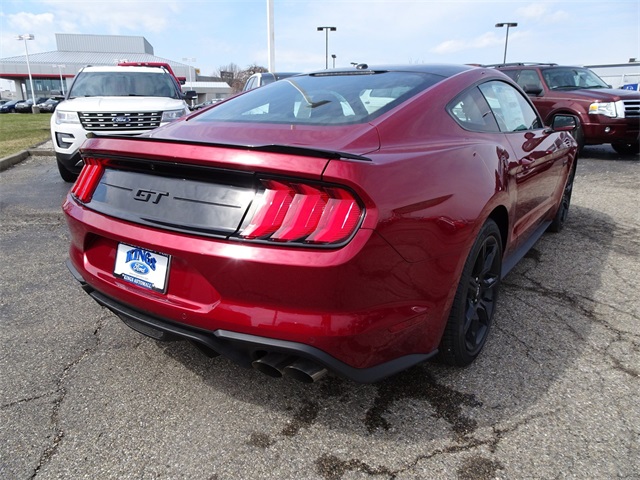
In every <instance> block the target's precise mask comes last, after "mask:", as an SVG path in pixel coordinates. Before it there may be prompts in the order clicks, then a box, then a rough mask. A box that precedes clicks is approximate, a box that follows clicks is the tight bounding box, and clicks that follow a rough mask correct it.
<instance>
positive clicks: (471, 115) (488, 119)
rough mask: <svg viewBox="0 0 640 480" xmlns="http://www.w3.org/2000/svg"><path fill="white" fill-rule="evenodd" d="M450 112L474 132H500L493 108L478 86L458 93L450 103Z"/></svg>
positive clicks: (463, 126) (462, 125) (463, 125)
mask: <svg viewBox="0 0 640 480" xmlns="http://www.w3.org/2000/svg"><path fill="white" fill-rule="evenodd" d="M448 110H449V113H450V114H451V115H452V116H453V118H454V119H455V120H456V121H457V122H458V123H459V124H460V126H461V127H462V128H464V129H466V130H471V131H474V132H499V131H500V129H499V128H498V124H497V123H496V120H495V118H493V114H492V113H491V108H489V105H488V104H487V101H486V100H485V98H484V97H483V96H482V94H481V93H480V90H478V89H477V88H472V89H469V90H467V91H466V92H464V93H462V94H461V95H458V96H457V97H456V98H455V99H454V100H453V102H451V103H450V104H449V107H448Z"/></svg>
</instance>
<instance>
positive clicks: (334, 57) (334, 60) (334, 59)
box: [331, 53, 336, 68]
mask: <svg viewBox="0 0 640 480" xmlns="http://www.w3.org/2000/svg"><path fill="white" fill-rule="evenodd" d="M331 58H333V68H336V54H335V53H333V54H331Z"/></svg>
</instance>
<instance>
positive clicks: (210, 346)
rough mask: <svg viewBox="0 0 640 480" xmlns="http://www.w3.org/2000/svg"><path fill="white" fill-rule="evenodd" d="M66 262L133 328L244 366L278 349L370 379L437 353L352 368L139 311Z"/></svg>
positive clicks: (300, 347)
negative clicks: (189, 344)
mask: <svg viewBox="0 0 640 480" xmlns="http://www.w3.org/2000/svg"><path fill="white" fill-rule="evenodd" d="M66 265H67V268H68V269H69V271H70V272H71V274H72V275H73V276H74V278H75V279H76V280H77V281H78V282H79V283H80V284H81V286H82V288H83V289H84V290H85V291H86V292H87V293H88V294H89V296H91V298H93V299H94V300H95V301H96V302H97V303H99V304H100V305H102V306H104V307H106V308H108V309H109V310H111V311H112V312H113V313H115V314H116V315H117V316H118V317H120V319H121V320H122V321H123V322H124V323H125V324H126V325H128V326H129V327H131V328H132V329H134V330H136V331H137V332H139V333H142V334H144V335H146V336H149V337H151V338H154V339H156V340H159V341H172V340H188V341H190V342H193V343H195V344H196V345H197V346H199V347H204V350H205V351H208V352H210V353H209V354H210V355H212V356H215V355H222V356H224V357H227V358H229V359H230V360H232V361H233V362H235V363H236V364H238V365H240V366H242V367H245V368H248V367H250V366H251V364H252V362H254V361H255V360H257V359H259V358H261V357H263V356H265V355H266V354H269V353H280V354H286V355H290V356H292V357H295V358H300V359H305V360H310V361H311V362H314V363H316V364H318V365H321V366H323V367H324V368H326V369H328V370H330V371H332V372H334V373H336V374H338V375H340V376H343V377H346V378H348V379H350V380H353V381H355V382H358V383H374V382H377V381H380V380H382V379H383V378H385V377H388V376H391V375H394V374H396V373H398V372H400V371H402V370H405V369H407V368H409V367H411V366H413V365H416V364H418V363H420V362H423V361H425V360H428V359H429V358H431V357H433V356H434V355H435V354H436V353H437V351H433V352H430V353H428V354H409V355H404V356H401V357H398V358H394V359H393V360H390V361H387V362H384V363H381V364H378V365H375V366H372V367H368V368H355V367H353V366H351V365H348V364H346V363H344V362H342V361H340V360H339V359H337V358H335V357H333V356H331V355H329V354H328V353H326V352H324V351H322V350H320V349H318V348H316V347H313V346H311V345H307V344H303V343H299V342H293V341H288V340H280V339H274V338H269V337H262V336H258V335H250V334H246V333H239V332H232V331H228V330H222V329H218V330H214V331H209V330H205V329H200V328H196V327H192V326H189V325H185V324H181V323H176V322H173V321H171V320H167V319H164V318H159V317H156V316H152V315H149V314H147V313H144V312H140V311H138V310H135V309H133V308H131V307H129V306H127V305H124V304H122V303H120V302H118V301H116V300H114V299H113V298H110V297H108V296H106V295H104V294H103V293H101V292H98V291H97V290H95V289H94V288H93V287H91V286H90V285H89V284H87V282H86V281H85V280H84V279H83V278H82V275H80V273H79V272H78V270H77V269H76V268H75V267H74V266H73V264H72V263H71V261H70V260H67V262H66ZM201 349H202V348H201Z"/></svg>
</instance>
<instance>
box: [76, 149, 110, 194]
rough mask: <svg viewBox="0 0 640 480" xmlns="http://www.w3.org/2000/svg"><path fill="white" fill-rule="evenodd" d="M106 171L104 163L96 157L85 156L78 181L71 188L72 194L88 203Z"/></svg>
mask: <svg viewBox="0 0 640 480" xmlns="http://www.w3.org/2000/svg"><path fill="white" fill-rule="evenodd" d="M103 172H104V165H103V164H102V162H101V161H100V160H98V159H96V158H85V159H84V166H83V167H82V170H81V171H80V175H79V176H78V179H77V180H76V183H75V184H74V185H73V188H72V189H71V194H72V195H73V196H74V197H76V198H77V199H78V200H79V201H81V202H82V203H88V202H89V201H90V200H91V196H92V195H93V192H94V191H95V189H96V187H97V186H98V183H99V182H100V178H102V174H103Z"/></svg>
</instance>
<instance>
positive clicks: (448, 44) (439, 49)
mask: <svg viewBox="0 0 640 480" xmlns="http://www.w3.org/2000/svg"><path fill="white" fill-rule="evenodd" d="M502 42H504V40H503V39H502V38H498V36H497V35H496V34H495V33H493V32H487V33H483V34H482V35H480V36H478V37H476V38H473V39H471V40H446V41H444V42H441V43H439V44H438V45H436V46H435V47H433V48H432V49H431V50H430V51H431V52H433V53H437V54H439V55H446V54H450V53H456V52H461V51H463V50H478V49H483V48H486V47H491V46H493V45H499V44H501V43H502Z"/></svg>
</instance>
